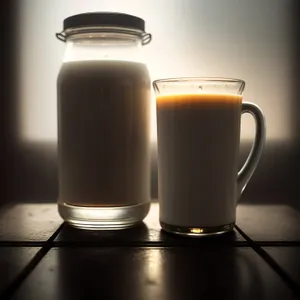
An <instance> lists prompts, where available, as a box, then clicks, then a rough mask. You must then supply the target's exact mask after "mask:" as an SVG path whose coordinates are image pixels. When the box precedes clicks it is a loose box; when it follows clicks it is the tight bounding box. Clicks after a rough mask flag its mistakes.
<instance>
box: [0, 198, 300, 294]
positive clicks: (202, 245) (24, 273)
mask: <svg viewBox="0 0 300 300" xmlns="http://www.w3.org/2000/svg"><path fill="white" fill-rule="evenodd" d="M299 291H300V212H299V211H297V210H296V209H295V208H292V207H290V206H288V205H282V204H274V205H257V204H256V205H243V204H241V205H239V207H238V213H237V226H236V228H235V230H234V232H232V233H228V234H225V235H223V236H219V237H212V238H201V239H190V238H184V237H177V236H174V235H170V234H167V233H165V232H163V231H161V229H160V226H159V223H158V204H157V203H153V204H152V206H151V210H150V213H149V215H148V216H147V218H146V219H145V220H144V222H143V223H142V224H141V225H140V226H138V227H135V228H132V229H127V230H120V231H84V230H78V229H74V228H71V227H70V226H68V225H67V224H64V223H63V222H62V220H61V218H60V217H59V215H58V213H57V207H56V205H55V204H14V205H10V206H6V207H4V208H2V209H1V210H0V299H2V297H3V299H4V298H9V299H14V300H15V299H22V300H27V299H28V300H35V299H37V300H48V299H55V300H60V299H62V300H68V299H72V300H74V299H88V300H89V299H109V300H111V299H126V300H134V299H154V300H160V299H162V300H177V299H180V300H181V299H182V300H187V299H243V300H247V299H255V300H259V299H272V300H273V299H280V300H281V299H284V300H288V299H300V292H299Z"/></svg>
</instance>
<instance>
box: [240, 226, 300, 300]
mask: <svg viewBox="0 0 300 300" xmlns="http://www.w3.org/2000/svg"><path fill="white" fill-rule="evenodd" d="M235 229H236V230H237V231H238V232H239V234H240V235H241V236H242V237H243V238H244V239H245V240H247V241H248V243H249V245H250V246H251V248H252V249H253V250H254V251H255V252H256V253H257V254H258V255H259V256H260V257H261V258H262V259H263V260H264V261H265V262H266V263H267V264H268V265H269V266H270V267H271V268H272V269H273V271H274V272H275V273H277V274H278V275H279V276H280V278H281V279H282V280H283V281H284V283H285V284H286V285H287V286H288V287H289V289H290V290H291V291H292V292H293V293H294V295H295V296H296V297H297V298H298V299H300V292H299V291H300V286H299V285H298V284H297V283H296V282H295V281H294V280H293V279H291V278H290V276H289V275H288V274H287V273H286V272H285V271H284V270H283V269H282V268H281V267H280V266H279V264H278V263H277V262H276V261H275V260H274V259H273V258H272V257H271V256H270V255H269V254H268V253H267V252H266V251H265V250H264V249H262V247H261V246H260V245H259V244H256V242H255V241H254V240H252V239H251V238H250V237H248V236H247V234H246V233H245V232H244V231H243V230H242V229H241V228H240V227H239V226H238V225H235Z"/></svg>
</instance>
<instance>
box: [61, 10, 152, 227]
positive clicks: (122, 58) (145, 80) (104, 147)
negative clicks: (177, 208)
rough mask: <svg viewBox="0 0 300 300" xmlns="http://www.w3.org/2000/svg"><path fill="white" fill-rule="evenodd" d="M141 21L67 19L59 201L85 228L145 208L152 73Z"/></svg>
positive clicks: (141, 213) (133, 219)
mask: <svg viewBox="0 0 300 300" xmlns="http://www.w3.org/2000/svg"><path fill="white" fill-rule="evenodd" d="M144 27H145V22H144V20H142V19H140V18H137V17H135V16H131V15H126V14H120V13H85V14H80V15H75V16H71V17H69V18H67V19H65V20H64V30H63V32H61V33H58V34H56V36H57V38H59V39H60V40H62V41H65V42H66V50H65V54H64V59H63V64H62V67H61V69H60V72H59V75H58V80H57V97H58V99H57V100H58V161H59V197H58V207H59V213H60V215H61V216H62V218H63V219H64V220H65V221H66V222H68V223H70V224H71V225H73V226H75V227H79V228H86V229H120V228H126V227H130V226H133V225H134V224H136V223H138V222H140V221H141V220H143V218H144V217H145V216H146V215H147V213H148V211H149V207H150V77H149V73H148V69H147V67H146V65H145V64H144V63H143V60H142V56H141V54H142V53H141V50H142V46H143V45H146V44H148V43H149V42H150V41H151V35H150V34H148V33H145V31H144Z"/></svg>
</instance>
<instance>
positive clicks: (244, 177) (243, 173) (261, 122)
mask: <svg viewBox="0 0 300 300" xmlns="http://www.w3.org/2000/svg"><path fill="white" fill-rule="evenodd" d="M244 113H249V114H251V115H252V117H253V118H254V120H255V125H256V131H255V137H254V141H253V144H252V148H251V151H250V153H249V155H248V158H247V160H246V162H245V163H244V165H243V167H242V168H241V170H240V171H239V172H238V179H237V181H238V182H237V187H238V198H239V197H240V195H241V194H242V193H243V191H244V189H245V187H246V186H247V183H248V182H249V180H250V178H251V177H252V175H253V173H254V171H255V169H256V167H257V164H258V162H259V160H260V157H261V154H262V152H263V148H264V145H265V141H266V124H265V117H264V115H263V112H262V111H261V109H260V108H259V107H258V106H257V105H255V104H253V103H250V102H243V103H242V114H244Z"/></svg>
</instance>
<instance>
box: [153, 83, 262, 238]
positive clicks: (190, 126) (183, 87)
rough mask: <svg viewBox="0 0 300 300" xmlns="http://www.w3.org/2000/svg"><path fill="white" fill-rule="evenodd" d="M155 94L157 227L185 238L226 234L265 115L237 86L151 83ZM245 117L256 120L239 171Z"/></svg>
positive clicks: (255, 157)
mask: <svg viewBox="0 0 300 300" xmlns="http://www.w3.org/2000/svg"><path fill="white" fill-rule="evenodd" d="M153 87H154V90H155V93H156V107H157V143H158V196H159V205H160V213H159V218H160V224H161V227H162V228H163V229H164V230H166V231H168V232H172V233H176V234H181V235H190V236H204V235H215V234H221V233H225V232H228V231H231V230H232V229H233V227H234V224H235V220H236V206H237V201H238V199H239V197H240V195H241V194H242V192H243V190H244V188H245V187H246V185H247V183H248V181H249V180H250V178H251V176H252V175H253V172H254V171H255V169H256V167H257V164H258V161H259V159H260V157H261V154H262V150H263V147H264V144H265V136H266V130H265V119H264V115H263V113H262V111H261V110H260V108H259V107H258V106H257V105H255V104H253V103H248V102H242V94H243V91H244V87H245V82H244V81H242V80H239V79H227V78H174V79H162V80H156V81H154V82H153ZM243 113H250V114H251V115H252V116H253V117H254V120H255V123H256V133H255V138H254V142H253V146H252V149H251V151H250V154H249V156H248V158H247V160H246V162H245V164H244V166H243V167H242V169H241V170H240V171H239V172H238V157H239V144H240V123H241V115H242V114H243Z"/></svg>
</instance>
